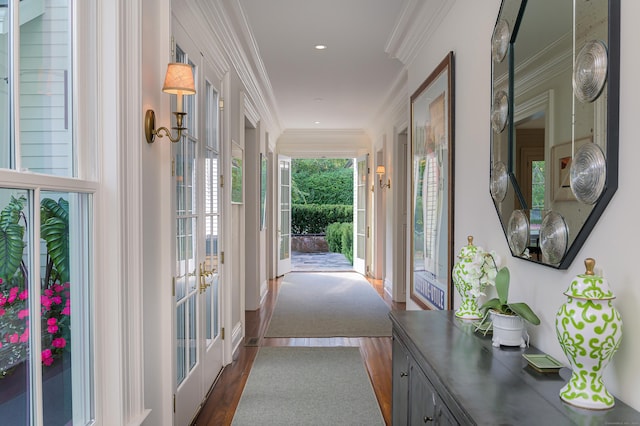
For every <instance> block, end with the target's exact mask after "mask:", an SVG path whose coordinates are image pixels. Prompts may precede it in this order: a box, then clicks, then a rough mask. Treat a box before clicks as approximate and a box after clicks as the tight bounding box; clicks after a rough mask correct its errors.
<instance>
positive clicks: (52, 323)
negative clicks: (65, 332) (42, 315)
mask: <svg viewBox="0 0 640 426" xmlns="http://www.w3.org/2000/svg"><path fill="white" fill-rule="evenodd" d="M57 322H58V320H57V319H56V318H49V319H48V320H47V325H48V327H47V331H48V332H49V333H51V334H55V333H57V332H58V326H57V325H56V323H57Z"/></svg>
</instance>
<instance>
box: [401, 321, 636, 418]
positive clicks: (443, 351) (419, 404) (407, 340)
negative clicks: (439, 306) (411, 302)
mask: <svg viewBox="0 0 640 426" xmlns="http://www.w3.org/2000/svg"><path fill="white" fill-rule="evenodd" d="M390 318H391V321H392V323H393V424H394V426H402V425H418V424H425V423H426V424H438V425H474V424H477V425H518V426H520V425H536V426H539V425H553V426H560V425H581V426H582V425H585V426H592V425H594V426H595V425H606V424H612V425H613V424H640V413H639V412H637V411H635V410H634V409H632V408H631V407H629V406H628V405H626V404H624V403H623V402H621V401H619V400H616V405H615V407H613V408H612V409H610V410H604V411H592V410H585V409H580V408H576V407H572V406H570V405H568V404H566V403H564V402H563V401H562V400H561V399H560V397H559V396H558V394H559V392H560V388H562V386H564V384H565V383H566V382H567V381H568V380H569V377H570V376H571V370H570V369H568V368H562V369H561V370H560V373H559V374H558V373H555V374H542V373H538V372H537V371H535V370H533V369H532V368H531V367H530V366H528V364H527V361H526V360H525V359H524V358H523V357H522V354H523V353H540V351H539V350H537V349H536V348H534V347H529V348H526V349H521V348H504V347H503V348H494V347H493V346H491V338H490V337H488V336H487V337H484V336H482V335H478V334H477V333H474V331H473V325H472V324H470V323H468V322H464V321H461V320H459V319H457V318H456V317H455V315H454V314H453V311H399V312H391V314H390ZM560 361H564V359H562V360H560Z"/></svg>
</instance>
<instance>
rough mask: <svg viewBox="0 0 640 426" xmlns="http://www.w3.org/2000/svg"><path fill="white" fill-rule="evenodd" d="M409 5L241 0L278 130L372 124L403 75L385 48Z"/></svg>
mask: <svg viewBox="0 0 640 426" xmlns="http://www.w3.org/2000/svg"><path fill="white" fill-rule="evenodd" d="M407 1H409V0H321V1H309V0H239V3H240V6H241V7H242V9H243V11H244V14H245V16H246V19H247V21H248V25H249V27H250V31H251V32H252V34H253V37H254V39H255V42H256V44H257V46H258V50H259V56H260V58H261V60H262V62H263V64H264V68H265V69H266V73H267V75H268V80H269V82H270V84H271V88H272V91H273V94H274V96H275V103H276V108H277V111H276V117H277V120H279V122H280V125H281V126H282V129H283V130H289V129H366V128H367V127H368V126H370V125H371V124H372V120H374V119H375V116H376V114H377V113H378V112H379V111H380V109H381V108H382V104H383V102H384V100H385V98H386V96H387V95H388V93H389V90H390V89H391V86H392V85H393V83H394V82H396V81H397V79H398V78H399V77H400V75H401V73H402V71H403V65H402V63H401V62H400V61H398V60H397V59H393V58H391V57H390V55H389V54H387V53H385V47H386V45H387V43H388V41H389V40H390V38H391V35H392V33H393V31H394V28H395V27H396V24H397V23H398V20H399V16H400V15H401V13H402V11H403V9H404V7H405V5H406V3H407ZM317 44H323V45H326V46H327V49H325V50H316V49H315V48H314V46H315V45H317ZM316 122H319V123H318V124H316Z"/></svg>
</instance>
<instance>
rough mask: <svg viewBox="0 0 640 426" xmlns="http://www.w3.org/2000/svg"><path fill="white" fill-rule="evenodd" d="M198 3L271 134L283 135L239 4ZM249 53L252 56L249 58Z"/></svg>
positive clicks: (263, 72) (230, 2)
mask: <svg viewBox="0 0 640 426" xmlns="http://www.w3.org/2000/svg"><path fill="white" fill-rule="evenodd" d="M196 3H197V5H198V7H199V9H200V12H201V14H202V15H203V19H205V21H206V22H207V24H208V25H207V26H208V28H209V31H210V32H212V33H214V34H215V36H216V37H217V39H218V40H219V42H220V45H221V46H222V48H223V49H224V52H225V53H226V55H227V57H228V58H229V61H230V62H231V64H232V66H233V68H234V69H235V70H236V72H237V73H238V77H239V78H240V81H242V84H243V86H244V89H245V91H246V92H247V94H248V96H249V97H250V98H251V100H252V101H253V103H254V104H255V105H256V108H257V109H258V111H259V114H260V117H261V119H262V120H263V122H265V123H269V124H270V126H271V129H270V132H271V134H274V135H275V134H280V133H281V131H282V130H281V129H282V126H281V124H280V120H279V119H278V116H277V111H278V109H277V106H276V103H275V96H274V95H273V90H272V88H271V84H270V83H269V78H268V76H267V74H266V70H265V68H264V64H263V63H262V61H261V59H260V55H259V53H258V50H257V44H256V42H255V39H254V38H253V36H252V34H251V31H250V30H249V26H248V23H247V19H246V17H245V14H244V11H243V10H242V7H241V6H240V3H239V1H238V0H231V1H223V0H216V1H211V0H208V1H207V0H198V1H197V2H196ZM240 36H241V37H240ZM247 52H248V54H249V55H250V56H247Z"/></svg>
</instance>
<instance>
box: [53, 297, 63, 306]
mask: <svg viewBox="0 0 640 426" xmlns="http://www.w3.org/2000/svg"><path fill="white" fill-rule="evenodd" d="M51 302H53V303H55V304H56V305H60V304H62V298H61V297H60V296H53V297H52V298H51Z"/></svg>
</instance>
